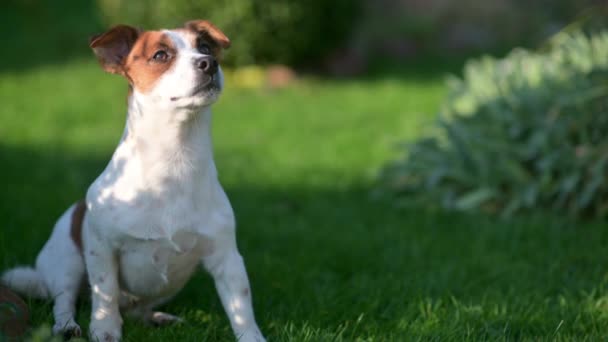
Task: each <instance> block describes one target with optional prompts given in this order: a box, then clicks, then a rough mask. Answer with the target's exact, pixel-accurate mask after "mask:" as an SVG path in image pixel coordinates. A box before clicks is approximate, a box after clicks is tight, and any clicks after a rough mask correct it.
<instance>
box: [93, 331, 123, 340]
mask: <svg viewBox="0 0 608 342" xmlns="http://www.w3.org/2000/svg"><path fill="white" fill-rule="evenodd" d="M89 335H90V336H89V339H90V340H91V341H92V342H119V341H120V332H119V331H95V330H93V331H91V332H90V334H89Z"/></svg>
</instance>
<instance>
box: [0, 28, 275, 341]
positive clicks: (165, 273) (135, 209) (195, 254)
mask: <svg viewBox="0 0 608 342" xmlns="http://www.w3.org/2000/svg"><path fill="white" fill-rule="evenodd" d="M229 45H230V41H229V39H228V38H227V37H226V36H225V35H224V34H223V33H222V32H221V31H220V30H219V29H218V28H216V27H215V26H214V25H212V24H211V23H209V22H208V21H202V20H197V21H191V22H188V23H186V24H185V26H184V27H183V28H179V29H173V30H161V31H140V30H138V29H135V28H133V27H130V26H124V25H121V26H116V27H114V28H112V29H110V30H109V31H108V32H106V33H104V34H102V35H99V36H96V37H93V38H92V39H91V43H90V46H91V48H92V49H93V51H94V52H95V54H96V55H97V58H98V59H99V62H100V64H101V66H102V67H103V69H104V70H105V71H107V72H110V73H114V74H119V75H122V76H124V77H125V78H126V79H127V80H128V82H129V97H128V115H127V122H126V127H125V130H124V133H123V135H122V138H121V140H120V143H119V145H118V147H117V148H116V151H115V152H114V155H113V156H112V160H111V161H110V163H109V164H108V166H107V167H106V169H105V170H104V171H103V173H102V174H101V175H100V176H99V177H98V178H97V179H96V180H95V182H94V183H93V184H92V185H91V187H90V188H89V190H88V192H87V195H86V201H83V202H80V203H77V204H74V205H73V206H72V207H70V208H69V209H68V210H67V211H66V212H65V213H64V214H63V216H61V218H60V219H59V221H58V222H57V223H56V225H55V228H54V230H53V233H52V234H51V237H50V239H49V240H48V242H47V243H46V245H45V246H44V248H43V249H42V251H41V252H40V254H39V255H38V258H37V260H36V267H35V268H30V267H18V268H15V269H12V270H10V271H8V272H6V273H5V274H4V275H3V276H2V281H3V282H4V283H5V284H7V285H8V286H9V287H11V288H13V289H15V290H17V291H19V292H21V293H25V294H27V295H30V296H33V297H41V298H52V299H54V307H53V313H54V317H55V325H54V326H53V332H54V333H63V334H66V335H80V327H79V326H78V324H76V322H75V321H74V313H75V301H76V298H77V296H78V293H79V290H80V288H81V284H82V283H83V279H85V276H86V275H88V281H89V285H90V288H91V293H92V313H91V325H90V336H91V338H92V339H93V340H99V341H118V340H120V338H121V327H122V319H121V314H120V311H119V310H120V309H122V310H123V311H125V312H127V313H131V314H134V315H136V316H138V317H140V318H142V319H144V320H146V321H148V322H151V323H155V324H164V323H170V322H173V321H179V320H180V319H179V318H178V317H175V316H172V315H169V314H166V313H161V312H155V311H153V309H154V307H156V306H158V305H159V304H162V303H164V302H166V301H167V300H169V299H170V298H171V297H172V296H174V295H175V294H176V293H177V292H178V291H179V290H180V289H181V288H182V287H183V286H184V284H185V283H186V282H187V281H188V278H190V276H191V275H192V273H193V272H194V271H195V269H196V266H197V265H198V264H199V263H201V264H202V265H203V267H204V268H205V269H206V270H207V271H209V272H210V274H211V275H212V277H213V278H214V281H215V286H216V288H217V291H218V293H219V296H220V299H221V301H222V304H223V306H224V308H225V310H226V313H227V314H228V317H229V318H230V323H231V325H232V328H233V330H234V333H235V335H236V337H237V339H238V340H239V341H264V337H263V336H262V334H261V332H260V330H259V328H258V326H257V324H256V322H255V318H254V314H253V309H252V305H251V290H250V288H249V280H248V279H247V273H246V271H245V266H244V264H243V259H242V257H241V255H240V254H239V251H238V250H237V245H236V237H235V220H234V214H233V211H232V208H231V206H230V202H229V201H228V198H227V197H226V194H225V193H224V190H223V189H222V186H221V185H220V183H219V181H218V176H217V170H216V167H215V163H214V161H213V152H212V145H211V135H210V125H211V111H210V107H211V105H212V104H213V103H214V102H215V101H216V100H217V99H218V97H219V96H220V93H221V90H222V86H223V76H222V70H221V68H220V67H219V65H218V62H217V59H218V57H219V55H220V54H221V52H222V49H226V48H228V47H229Z"/></svg>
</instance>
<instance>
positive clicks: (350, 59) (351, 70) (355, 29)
mask: <svg viewBox="0 0 608 342" xmlns="http://www.w3.org/2000/svg"><path fill="white" fill-rule="evenodd" d="M595 2H597V1H594V0H555V1H550V0H539V1H522V0H492V1H478V0H462V1H455V0H335V1H324V0H290V1H287V0H267V1H264V0H226V1H211V0H200V1H194V0H158V1H144V0H56V1H51V0H5V1H3V2H2V4H1V5H0V26H1V27H2V29H3V32H11V35H9V37H5V39H6V40H7V43H8V45H9V46H11V47H12V50H13V51H14V52H15V53H11V55H10V56H9V57H10V58H12V59H11V60H10V61H8V63H5V65H4V66H3V67H4V68H9V67H11V66H25V65H27V64H28V63H41V61H47V62H48V61H57V62H59V61H62V60H64V59H65V58H71V57H75V56H78V55H80V54H82V55H84V54H85V53H86V54H88V53H89V51H88V47H87V44H86V42H87V39H88V37H89V36H91V35H93V34H95V33H98V32H99V31H101V30H103V29H106V28H107V27H109V26H110V25H113V24H117V23H128V24H131V25H135V26H139V27H142V28H147V29H150V28H158V27H176V26H179V25H181V24H182V23H183V22H185V21H186V20H190V19H193V18H206V19H209V20H211V21H213V22H214V23H216V24H217V25H218V26H219V27H220V28H222V30H224V31H225V32H226V33H227V35H228V36H229V37H230V38H231V39H232V40H233V43H234V44H233V47H232V49H231V51H230V52H229V53H228V54H227V55H226V58H227V60H226V63H227V64H228V65H233V66H242V65H251V64H275V63H279V64H287V65H291V66H295V67H314V68H315V70H324V71H330V72H331V73H333V74H356V73H360V72H364V71H365V70H366V67H367V66H368V65H369V64H374V63H378V61H382V62H383V61H385V60H387V59H388V60H392V61H393V62H395V61H396V62H403V61H404V58H409V57H412V56H420V55H428V54H429V53H432V54H442V55H454V54H468V55H470V54H471V53H472V52H477V51H482V50H483V51H487V50H494V51H495V50H502V49H504V47H507V46H514V45H525V46H533V45H535V44H538V42H540V41H542V40H543V39H545V38H547V37H548V36H549V35H551V34H552V33H554V32H556V31H557V30H559V29H560V28H561V27H563V26H564V25H566V24H567V23H569V22H570V21H572V20H573V19H574V18H575V17H576V15H577V14H578V13H580V11H582V10H583V9H584V8H586V7H588V6H589V5H591V4H593V3H595ZM34 50H38V51H44V56H43V57H42V58H40V56H37V55H35V54H31V53H30V54H27V53H26V51H34ZM20 52H23V53H20ZM17 56H18V57H17Z"/></svg>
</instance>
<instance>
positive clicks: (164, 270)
mask: <svg viewBox="0 0 608 342" xmlns="http://www.w3.org/2000/svg"><path fill="white" fill-rule="evenodd" d="M212 248H213V247H212V245H211V242H210V240H208V239H206V238H205V237H203V236H202V235H199V234H196V233H192V232H178V233H176V234H175V235H174V236H173V238H172V239H157V240H141V239H132V240H130V241H127V242H125V243H124V245H123V246H122V248H121V249H120V251H119V267H120V280H121V287H122V288H123V289H124V290H126V291H128V292H130V293H132V294H133V295H136V296H138V297H162V296H168V295H171V294H173V293H175V292H176V291H178V290H179V289H180V288H181V287H182V286H183V285H184V284H185V283H186V281H187V280H188V278H189V277H190V276H191V275H192V273H193V272H194V271H195V270H196V267H197V265H198V264H199V261H200V258H201V257H202V256H203V255H205V254H209V253H211V252H212Z"/></svg>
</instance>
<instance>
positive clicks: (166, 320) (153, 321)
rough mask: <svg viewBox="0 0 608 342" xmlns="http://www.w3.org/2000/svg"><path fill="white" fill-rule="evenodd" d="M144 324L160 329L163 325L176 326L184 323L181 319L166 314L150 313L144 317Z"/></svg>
mask: <svg viewBox="0 0 608 342" xmlns="http://www.w3.org/2000/svg"><path fill="white" fill-rule="evenodd" d="M145 321H146V323H148V324H150V325H153V326H156V327H162V326H165V325H171V324H177V323H181V322H183V321H184V319H183V318H181V317H178V316H174V315H171V314H168V313H166V312H160V311H156V312H150V313H149V314H147V315H146V317H145Z"/></svg>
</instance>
